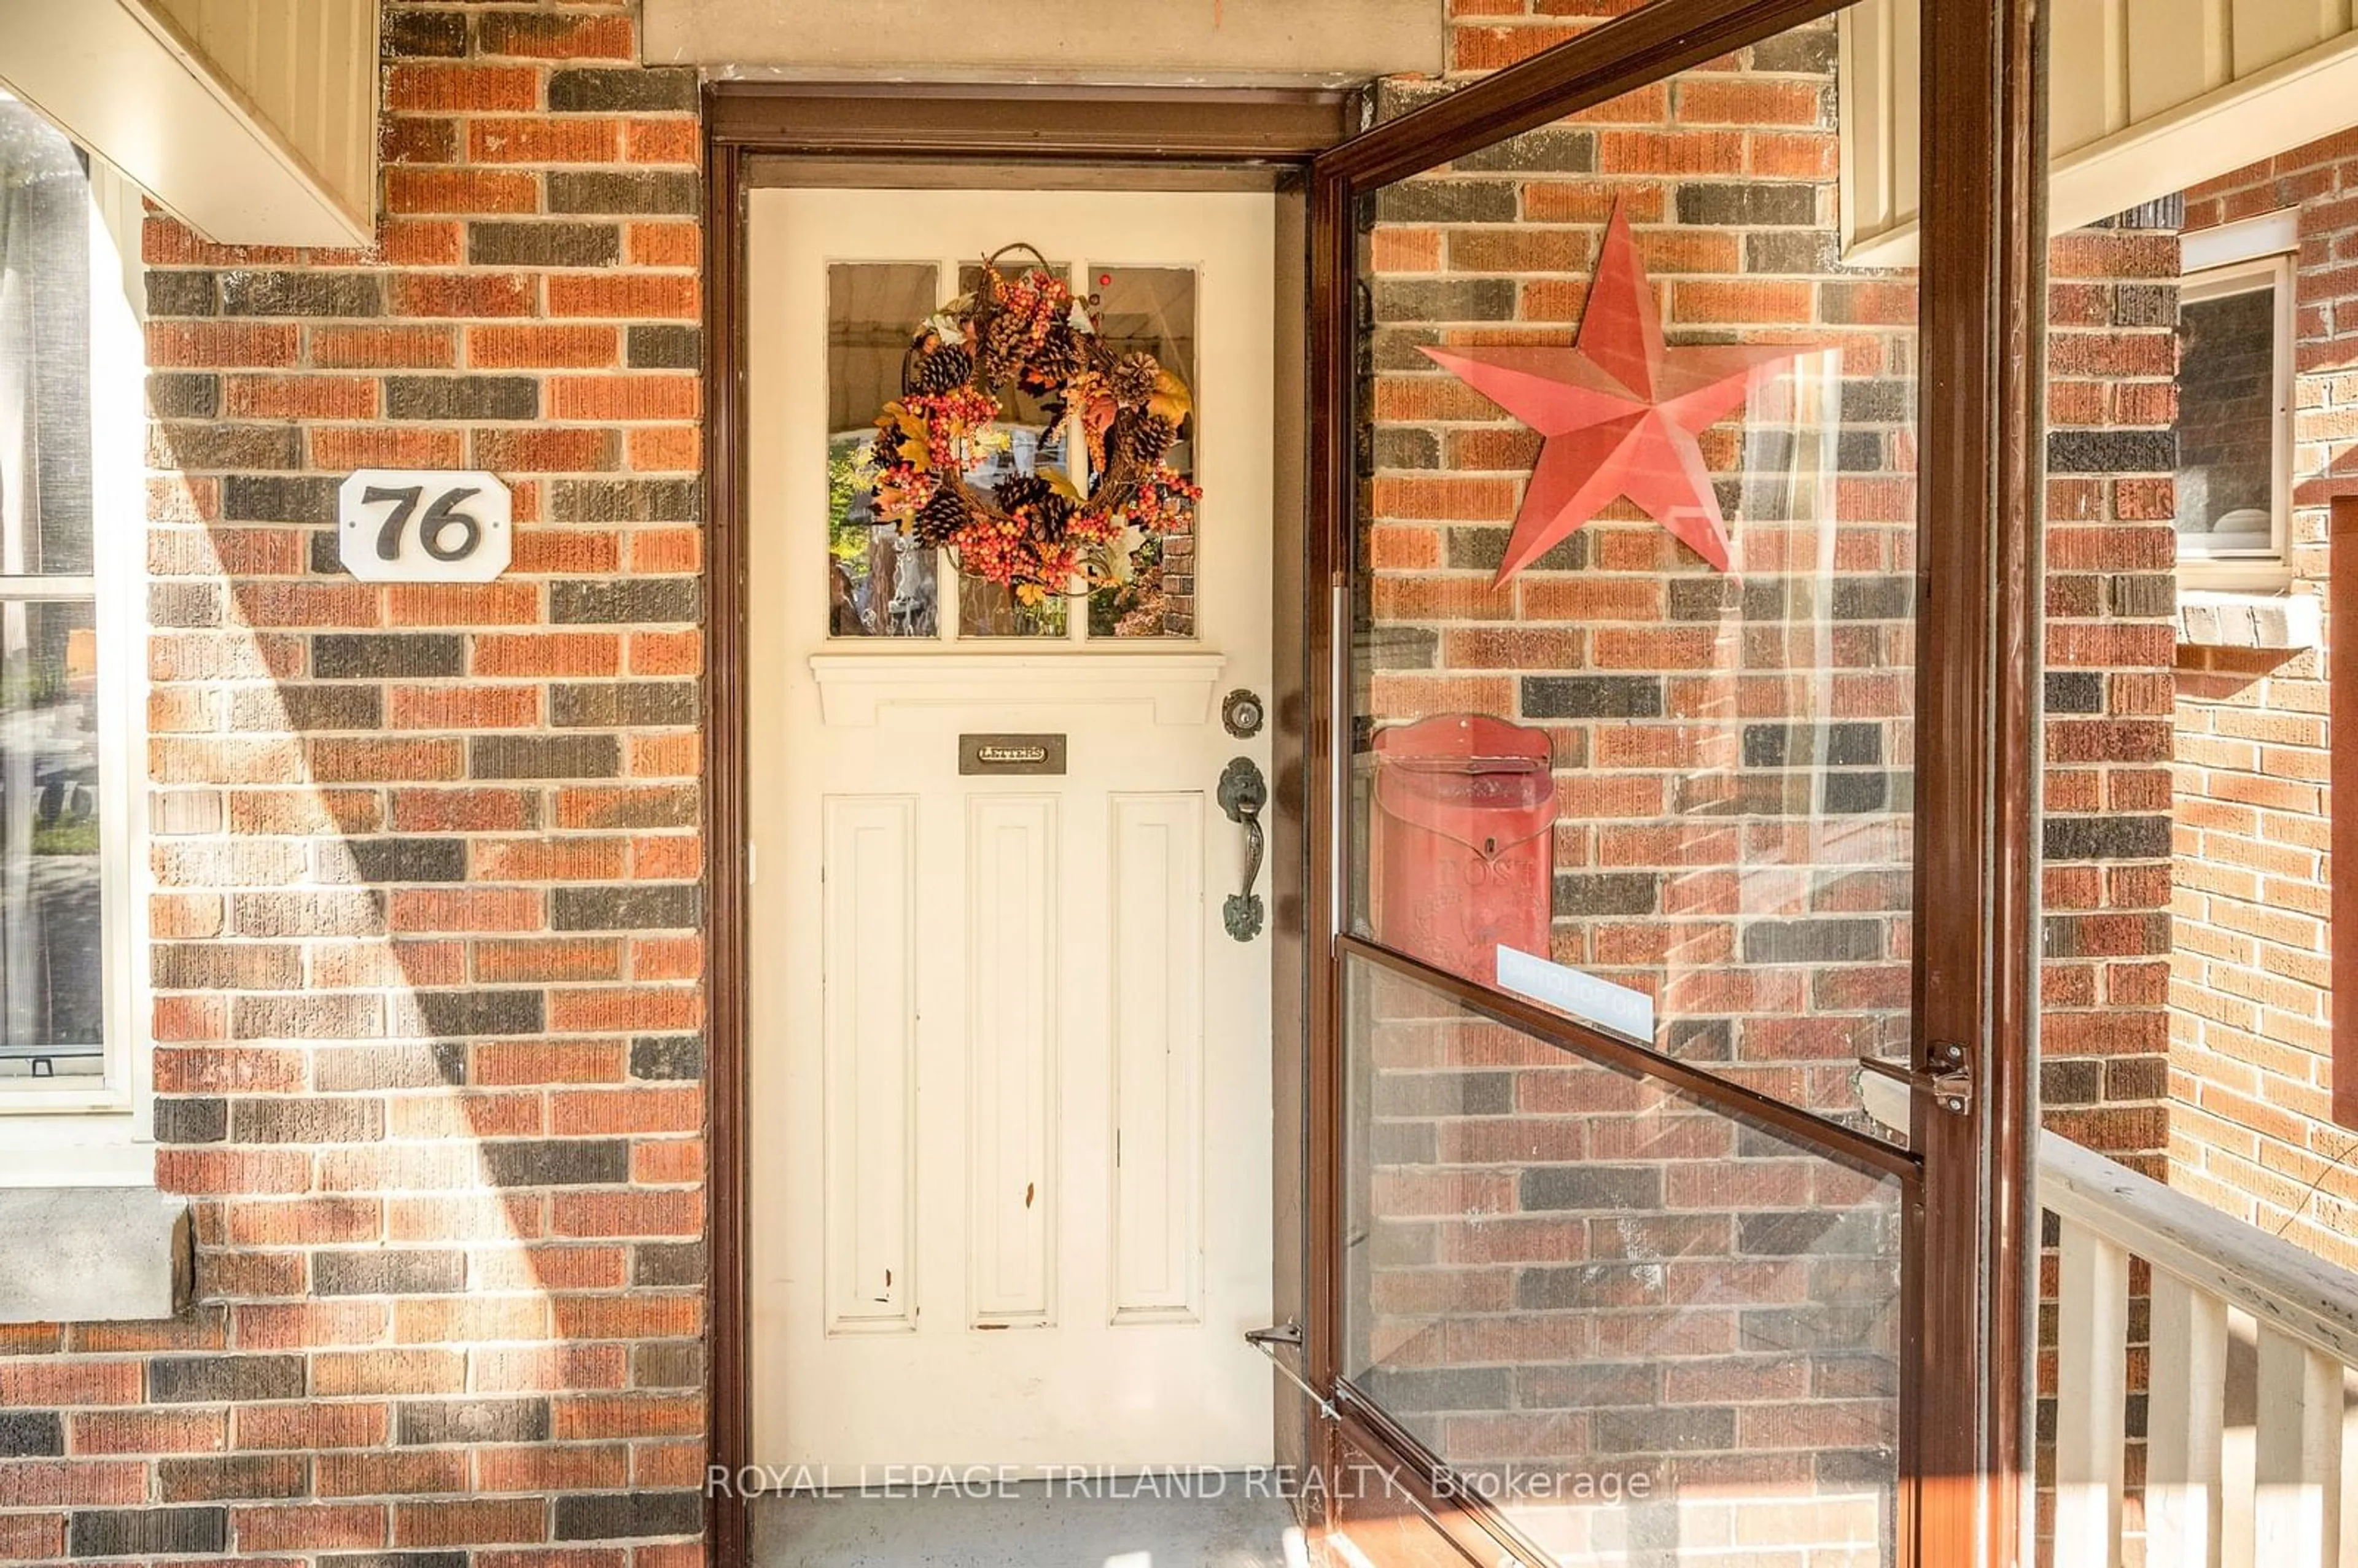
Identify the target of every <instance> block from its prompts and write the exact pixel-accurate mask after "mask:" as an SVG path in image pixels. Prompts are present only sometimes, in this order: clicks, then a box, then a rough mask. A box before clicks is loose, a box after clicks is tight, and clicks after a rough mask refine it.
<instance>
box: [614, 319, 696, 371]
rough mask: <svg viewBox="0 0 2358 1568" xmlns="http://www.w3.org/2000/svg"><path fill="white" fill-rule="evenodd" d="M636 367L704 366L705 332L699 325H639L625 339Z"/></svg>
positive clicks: (650, 368)
mask: <svg viewBox="0 0 2358 1568" xmlns="http://www.w3.org/2000/svg"><path fill="white" fill-rule="evenodd" d="M624 342H625V343H626V345H627V348H626V357H627V358H628V359H629V361H630V364H631V368H632V369H633V370H701V369H703V368H704V332H703V330H702V329H701V328H698V327H667V326H637V327H633V328H632V329H631V330H630V334H629V336H628V337H627V338H626V339H625V340H624Z"/></svg>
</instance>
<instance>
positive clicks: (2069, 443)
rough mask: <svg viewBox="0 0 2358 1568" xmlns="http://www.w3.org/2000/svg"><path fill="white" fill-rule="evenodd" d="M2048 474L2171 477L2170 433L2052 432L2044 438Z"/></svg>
mask: <svg viewBox="0 0 2358 1568" xmlns="http://www.w3.org/2000/svg"><path fill="white" fill-rule="evenodd" d="M2047 469H2048V471H2049V472H2050V473H2102V474H2115V473H2175V472H2177V471H2178V433H2177V432H2176V431H2174V430H2052V431H2050V432H2049V433H2048V437H2047Z"/></svg>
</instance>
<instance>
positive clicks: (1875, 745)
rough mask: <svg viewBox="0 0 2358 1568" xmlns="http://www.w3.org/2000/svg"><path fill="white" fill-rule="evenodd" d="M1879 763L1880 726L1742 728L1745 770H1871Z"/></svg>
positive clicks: (1756, 726) (1797, 725)
mask: <svg viewBox="0 0 2358 1568" xmlns="http://www.w3.org/2000/svg"><path fill="white" fill-rule="evenodd" d="M1821 753H1823V754H1821ZM1882 761H1883V726H1881V725H1880V724H1826V725H1816V724H1747V725H1746V726H1745V727H1744V765H1745V766H1746V767H1747V768H1804V767H1831V768H1871V767H1875V766H1877V764H1879V763H1880V762H1882Z"/></svg>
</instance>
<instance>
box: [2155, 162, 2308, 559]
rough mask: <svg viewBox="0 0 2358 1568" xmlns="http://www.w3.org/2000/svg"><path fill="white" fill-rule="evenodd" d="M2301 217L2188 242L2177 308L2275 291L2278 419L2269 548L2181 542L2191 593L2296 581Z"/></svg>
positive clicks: (2231, 227) (2274, 215) (2245, 224)
mask: <svg viewBox="0 0 2358 1568" xmlns="http://www.w3.org/2000/svg"><path fill="white" fill-rule="evenodd" d="M2299 249H2300V210H2299V208H2287V209H2285V210H2283V211H2277V212H2269V213H2265V214H2263V215H2262V216H2260V217H2257V218H2246V219H2244V220H2241V221H2240V222H2234V223H2223V224H2221V225H2219V226H2218V227H2217V228H2214V229H2204V230H2199V231H2197V232H2194V233H2192V234H2190V235H2188V236H2187V237H2186V241H2185V245H2184V254H2183V257H2182V260H2181V263H2180V279H2179V303H2180V306H2181V307H2183V306H2184V305H2186V304H2189V303H2199V302H2201V301H2202V300H2206V299H2224V298H2229V297H2233V296H2234V295H2238V294H2250V293H2256V292H2257V291H2258V290H2259V289H2261V288H2274V289H2275V290H2276V305H2277V308H2276V379H2275V387H2276V414H2275V418H2274V421H2273V425H2274V428H2273V430H2272V432H2271V434H2272V436H2273V438H2274V458H2273V464H2274V471H2273V473H2272V475H2271V483H2270V495H2269V505H2268V512H2269V535H2268V536H2269V544H2268V546H2267V547H2266V549H2261V550H2234V551H2223V552H2220V553H2217V554H2213V553H2212V552H2211V551H2209V550H2207V549H2195V550H2190V549H2189V548H2188V535H2184V534H2180V535H2178V575H2179V580H2180V584H2181V585H2182V586H2184V587H2187V588H2192V589H2225V590H2229V591H2246V592H2268V591H2276V590H2280V589H2284V588H2285V587H2286V586H2288V584H2289V583H2290V582H2291V581H2292V492H2293V453H2294V443H2293V418H2294V414H2295V406H2296V396H2297V393H2298V390H2299V388H2298V378H2299V342H2300V338H2299V301H2298V300H2297V299H2296V298H2295V292H2296V290H2297V289H2298V287H2299V278H2300V274H2299V267H2298V266H2297V265H2295V262H2296V256H2297V254H2298V253H2299Z"/></svg>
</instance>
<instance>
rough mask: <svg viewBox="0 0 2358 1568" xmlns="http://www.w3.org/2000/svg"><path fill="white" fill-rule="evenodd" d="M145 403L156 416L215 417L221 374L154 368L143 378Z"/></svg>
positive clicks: (167, 417) (158, 274)
mask: <svg viewBox="0 0 2358 1568" xmlns="http://www.w3.org/2000/svg"><path fill="white" fill-rule="evenodd" d="M147 276H149V277H151V278H154V277H161V276H168V275H167V274H163V273H149V274H148V275H147ZM147 406H148V409H149V410H150V411H151V412H153V413H154V414H155V416H156V417H157V418H158V419H216V418H219V417H220V416H221V377H220V376H218V375H216V374H213V373H211V372H189V371H158V372H157V373H155V374H153V375H150V376H149V377H148V378H147Z"/></svg>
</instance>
